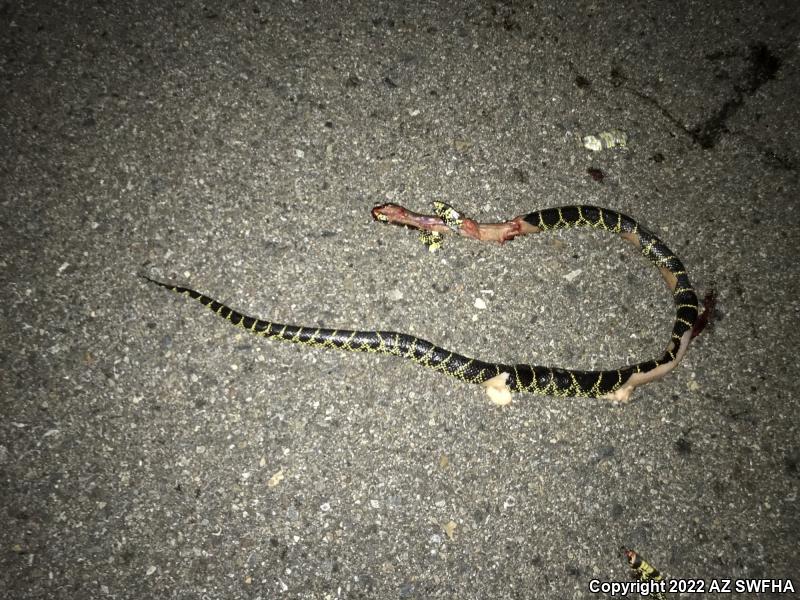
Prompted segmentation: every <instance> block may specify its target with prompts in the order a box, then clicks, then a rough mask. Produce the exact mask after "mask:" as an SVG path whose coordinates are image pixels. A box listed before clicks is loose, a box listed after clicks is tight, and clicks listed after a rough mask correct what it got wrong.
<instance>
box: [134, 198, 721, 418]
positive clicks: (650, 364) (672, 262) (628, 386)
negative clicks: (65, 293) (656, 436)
mask: <svg viewBox="0 0 800 600" xmlns="http://www.w3.org/2000/svg"><path fill="white" fill-rule="evenodd" d="M436 208H437V210H436V212H437V215H436V216H432V215H421V214H418V213H414V212H412V211H409V210H407V209H405V208H403V207H401V206H398V205H396V204H384V205H381V206H376V207H375V208H373V209H372V215H373V217H374V218H375V219H376V220H378V221H382V222H386V223H394V224H398V225H406V226H409V227H412V228H415V229H420V230H422V231H424V232H426V233H427V234H429V235H432V236H434V237H433V238H428V239H427V243H428V244H429V245H438V243H439V241H440V238H441V235H442V234H444V233H448V232H455V233H458V234H459V235H463V236H466V237H471V238H474V239H477V240H481V241H495V242H499V243H503V242H505V241H508V240H511V239H513V238H515V237H517V236H520V235H526V234H528V233H538V232H541V231H553V230H556V229H568V228H572V227H593V228H595V229H604V230H606V231H610V232H612V233H617V234H619V235H620V236H622V237H623V238H624V239H626V240H627V241H629V242H631V243H633V244H634V245H636V246H637V247H638V248H640V249H641V253H642V254H643V255H644V256H645V257H646V258H647V259H648V260H649V261H650V262H651V263H653V264H654V265H655V266H656V267H658V269H659V270H660V271H661V275H662V276H663V278H664V280H665V281H666V282H667V285H668V286H669V288H670V290H671V291H672V295H673V300H674V302H675V308H676V316H675V324H674V325H673V327H672V335H671V337H670V340H669V343H668V344H667V348H666V350H665V351H664V354H663V355H662V356H661V357H660V358H656V359H654V360H648V361H644V362H640V363H636V364H633V365H629V366H626V367H622V368H620V369H614V370H607V371H579V370H572V369H561V368H557V367H543V366H536V365H528V364H517V365H505V364H500V363H493V362H485V361H482V360H478V359H476V358H469V357H466V356H463V355H461V354H457V353H455V352H451V351H450V350H446V349H444V348H441V347H439V346H436V345H434V344H432V343H431V342H429V341H427V340H424V339H421V338H417V337H414V336H412V335H408V334H405V333H396V332H393V331H351V330H347V329H322V328H318V327H301V326H298V325H283V324H281V323H273V322H271V321H265V320H263V319H258V318H255V317H249V316H246V315H243V314H242V313H239V312H237V311H235V310H233V309H232V308H229V307H228V306H225V305H224V304H222V303H221V302H218V301H216V300H214V299H213V298H210V297H208V296H206V295H205V294H201V293H200V292H196V291H195V290H193V289H190V288H188V287H183V286H179V285H174V284H171V283H163V282H161V281H157V280H155V279H151V278H150V277H146V276H145V279H147V280H148V281H150V282H152V283H154V284H156V285H159V286H161V287H164V288H166V289H168V290H171V291H173V292H175V293H178V294H182V295H185V296H188V297H190V298H193V299H195V300H197V301H199V302H200V303H201V304H203V305H205V306H207V307H208V308H210V309H211V310H212V311H213V312H214V313H215V314H217V315H219V316H220V317H222V318H223V319H227V320H228V321H230V322H231V323H233V324H234V325H236V326H238V327H241V328H243V329H246V330H248V331H251V332H253V333H255V334H256V335H260V336H263V337H266V338H271V339H278V340H285V341H289V342H294V343H298V344H305V345H308V346H319V347H322V348H337V349H340V350H349V351H351V352H375V353H379V354H390V355H393V356H400V357H403V358H409V359H411V360H413V361H414V362H416V363H418V364H420V365H423V366H425V367H429V368H431V369H433V370H435V371H439V372H441V373H446V374H447V375H452V376H453V377H456V378H458V379H460V380H462V381H465V382H467V383H477V384H482V385H484V386H485V387H486V388H487V392H488V393H489V395H490V397H491V398H492V400H493V401H495V402H496V403H498V404H505V403H507V402H508V401H510V393H509V392H528V393H532V394H543V395H551V396H584V397H594V398H606V399H609V400H612V401H616V402H626V401H628V399H629V398H630V394H631V392H632V391H633V390H634V389H635V388H636V387H637V386H640V385H642V384H644V383H648V382H650V381H653V380H655V379H659V378H661V377H663V376H664V375H666V374H667V373H669V372H670V371H671V370H672V369H674V368H675V367H676V366H677V364H678V363H679V362H680V360H681V359H682V358H683V355H684V354H685V353H686V349H687V348H688V347H689V342H690V341H691V339H692V338H693V337H694V335H696V334H697V333H699V331H700V330H701V329H702V327H703V326H704V325H705V321H706V318H707V314H706V313H708V312H709V310H708V308H709V307H707V310H706V312H705V313H704V314H703V315H699V310H698V302H697V296H696V294H695V292H694V290H693V289H692V284H691V283H690V282H689V276H688V275H687V273H686V269H685V268H684V266H683V263H682V262H681V261H680V259H678V257H677V256H675V255H674V254H673V253H672V251H671V250H670V249H669V248H668V247H667V246H666V244H664V242H662V241H661V240H660V239H658V238H657V237H656V236H655V235H654V234H653V233H651V232H650V231H648V230H647V229H645V228H644V227H642V226H641V225H639V223H637V222H636V221H635V220H633V219H632V218H630V217H628V216H626V215H624V214H622V213H619V212H616V211H614V210H610V209H607V208H598V207H595V206H585V205H580V206H578V205H575V206H563V207H560V208H548V209H544V210H537V211H534V212H531V213H529V214H527V215H523V216H518V217H515V218H514V219H511V220H509V221H506V222H504V223H477V222H476V221H473V220H472V219H467V218H463V217H462V216H461V215H459V214H458V213H457V212H456V211H455V210H454V209H452V208H451V207H449V206H447V205H445V204H441V203H436ZM709 304H710V302H709Z"/></svg>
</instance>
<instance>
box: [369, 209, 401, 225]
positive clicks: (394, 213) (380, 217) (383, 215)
mask: <svg viewBox="0 0 800 600" xmlns="http://www.w3.org/2000/svg"><path fill="white" fill-rule="evenodd" d="M405 214H406V209H405V208H403V207H402V206H400V205H398V204H379V205H377V206H374V207H373V208H372V218H373V219H375V220H376V221H380V222H381V223H395V222H399V221H401V220H402V218H403V217H404V216H405Z"/></svg>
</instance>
